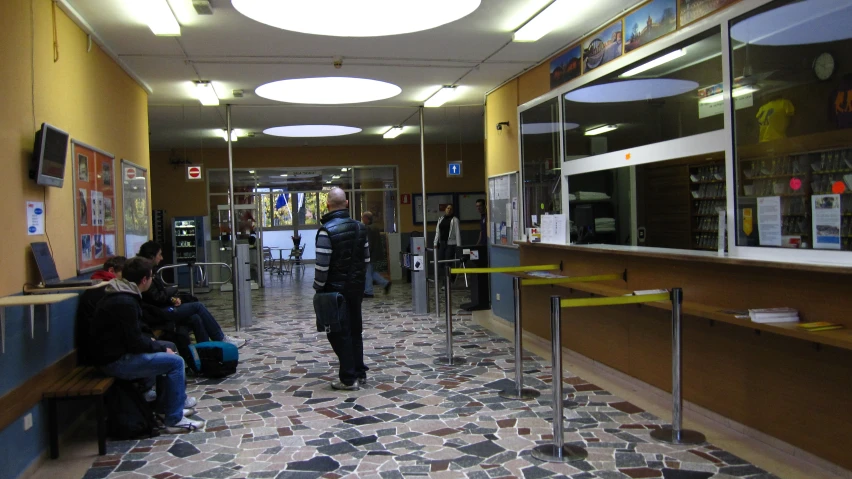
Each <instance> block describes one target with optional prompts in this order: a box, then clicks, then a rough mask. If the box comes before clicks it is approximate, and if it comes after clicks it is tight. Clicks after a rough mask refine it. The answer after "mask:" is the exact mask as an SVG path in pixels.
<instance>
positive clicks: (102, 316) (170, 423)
mask: <svg viewBox="0 0 852 479" xmlns="http://www.w3.org/2000/svg"><path fill="white" fill-rule="evenodd" d="M152 269H153V264H152V263H151V261H150V260H147V259H145V258H139V257H137V258H132V259H131V260H130V261H128V262H127V263H126V264H125V266H124V270H123V271H122V278H116V279H113V280H111V281H110V282H109V284H107V285H106V287H105V288H104V290H105V291H104V298H103V299H102V300H101V301H100V302H99V303H98V307H97V309H96V310H95V316H94V320H93V321H92V335H93V336H94V338H95V340H96V341H97V343H98V344H99V345H100V348H98V350H97V353H96V354H95V355H94V356H93V358H92V359H93V363H94V364H95V365H97V366H99V367H100V369H101V370H102V371H103V372H104V373H105V374H107V375H109V376H113V377H116V378H119V379H123V380H126V381H131V380H135V379H146V378H151V377H156V378H157V392H158V397H159V404H158V408H157V409H158V410H159V412H161V413H162V415H161V416H162V418H163V422H164V423H165V424H166V427H167V429H168V431H169V432H170V433H179V432H191V431H194V430H196V429H200V428H202V427H204V421H196V420H192V419H189V418H188V417H185V416H187V415H192V414H194V413H195V411H194V410H193V409H191V408H192V407H194V406H195V405H196V404H197V403H198V401H197V400H196V399H195V398H188V397H187V396H186V384H185V381H186V377H185V376H184V374H185V372H184V368H185V364H184V361H183V358H181V357H180V356H178V355H177V354H176V353H175V352H174V351H173V350H172V349H170V348H167V347H166V346H164V345H163V344H161V343H158V342H157V341H154V340H153V338H151V337H149V336H147V335H145V334H144V333H143V332H142V328H141V320H142V293H143V292H144V291H146V290H147V289H148V288H150V286H151V281H152Z"/></svg>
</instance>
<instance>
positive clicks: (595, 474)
mask: <svg viewBox="0 0 852 479" xmlns="http://www.w3.org/2000/svg"><path fill="white" fill-rule="evenodd" d="M312 276H313V271H312V269H311V268H308V271H307V272H306V273H305V274H304V276H302V277H299V276H298V275H297V276H296V277H293V278H291V277H289V276H288V277H284V278H277V277H276V278H275V279H274V281H273V282H272V283H270V284H269V285H268V287H267V289H265V290H260V291H255V292H253V297H254V303H253V307H254V317H255V323H254V326H253V327H251V328H248V329H247V330H244V331H243V332H242V335H243V336H245V337H247V338H250V340H251V341H250V343H249V344H248V345H247V346H246V347H244V348H243V349H241V350H240V352H241V363H240V366H239V370H238V371H237V374H235V375H233V376H231V377H228V378H225V379H222V380H208V379H199V380H191V381H190V384H189V386H188V393H189V394H191V395H194V396H196V397H198V398H199V405H198V408H197V410H198V414H197V416H198V417H200V418H203V419H205V420H206V421H207V426H206V429H205V430H204V431H203V432H202V431H199V432H195V433H192V434H183V435H177V436H170V435H164V436H160V437H158V438H155V439H151V440H143V441H121V442H110V443H108V454H107V455H106V456H102V457H98V458H97V459H96V460H95V462H94V463H93V464H92V467H91V468H90V469H89V470H88V472H87V473H86V475H85V476H84V477H85V479H95V478H106V477H108V478H119V477H122V478H142V477H154V478H156V479H178V478H181V477H198V478H234V479H238V478H275V479H290V478H292V479H316V478H320V477H322V478H329V479H334V478H363V479H368V478H379V479H402V478H411V477H433V478H469V479H491V478H494V479H496V478H509V477H517V478H527V479H537V478H547V477H562V478H564V477H570V478H574V479H587V478H589V479H590V478H604V479H616V478H646V477H661V478H666V479H703V478H718V479H723V478H730V477H747V478H755V479H756V478H761V479H766V478H774V477H776V476H773V475H771V474H769V473H767V472H765V471H763V470H761V469H759V468H757V467H755V466H753V465H751V464H748V463H747V462H745V461H743V460H741V459H740V458H738V457H736V456H734V455H732V454H730V453H727V452H725V451H723V450H720V449H718V448H716V447H713V446H712V445H709V444H705V445H702V446H700V447H686V446H683V447H671V446H668V445H664V444H660V443H657V442H656V441H654V440H653V439H651V438H650V436H649V434H650V431H651V430H652V429H654V428H657V427H659V425H660V424H662V423H663V421H661V420H659V419H658V418H656V417H655V416H653V415H651V414H649V413H647V412H644V411H643V410H641V409H639V408H638V407H636V406H634V405H632V404H630V403H627V402H624V401H622V400H621V399H619V398H617V397H615V396H613V395H611V394H610V393H609V392H607V391H605V390H602V389H601V388H600V387H598V386H596V385H594V384H590V383H588V382H587V381H585V380H583V379H582V378H579V377H576V376H573V375H572V374H571V373H570V372H568V371H565V373H564V374H565V377H564V382H565V391H566V394H568V395H569V397H571V398H573V400H574V401H576V402H578V403H579V406H578V407H577V408H574V409H566V411H565V416H566V421H565V428H566V429H565V440H566V442H567V443H571V444H578V445H582V446H584V447H586V448H587V449H588V451H589V457H588V459H587V460H585V461H580V462H573V463H570V464H549V463H543V462H540V461H537V460H536V459H534V458H532V457H531V456H530V453H529V450H530V449H531V448H532V447H534V446H536V445H537V444H546V443H549V442H550V441H551V439H552V436H551V433H552V430H551V423H550V421H549V419H548V418H549V417H551V407H550V400H549V396H550V386H549V385H550V382H551V376H550V366H549V364H547V363H545V362H544V361H542V360H541V358H538V357H528V358H527V360H526V363H525V366H526V372H527V376H526V378H527V379H526V382H527V385H528V386H530V387H534V388H537V389H539V390H540V391H541V392H542V396H541V397H540V398H539V399H538V400H536V401H530V402H521V401H509V400H504V399H502V398H500V397H499V396H498V395H497V391H498V390H500V389H503V388H504V387H505V386H507V385H510V384H511V381H510V379H509V378H511V377H512V375H513V371H514V364H513V363H514V362H513V360H512V357H513V356H512V354H513V352H512V348H511V343H510V342H509V341H507V340H505V339H503V338H501V337H499V336H496V335H495V334H493V333H491V332H490V331H488V330H486V329H484V328H482V327H480V326H478V325H476V324H475V323H473V322H472V321H471V320H470V316H469V315H467V314H460V315H459V316H456V330H457V331H459V332H461V333H462V334H460V335H458V336H456V338H455V339H456V354H457V355H462V356H465V357H467V358H468V360H469V362H468V364H467V365H465V366H463V367H441V366H434V365H433V363H432V361H433V359H434V358H435V357H437V356H440V355H443V354H444V352H445V351H444V342H443V341H444V337H445V336H444V329H443V326H442V323H443V321H439V320H436V319H435V318H434V317H429V316H424V315H414V314H412V312H411V306H410V304H411V302H410V289H409V287H408V285H405V284H399V285H398V286H397V287H395V288H394V289H393V290H392V292H391V294H390V295H387V296H385V295H378V296H376V298H375V299H365V301H364V319H365V321H364V322H365V353H366V356H367V365H368V366H369V367H370V368H371V370H370V372H369V381H370V383H369V387H368V388H367V389H362V390H361V391H353V392H338V391H334V390H332V389H331V388H330V387H329V382H330V381H332V380H333V379H336V377H337V369H336V366H337V363H336V358H335V356H334V354H333V352H332V351H331V347H330V346H329V345H328V342H327V341H326V339H325V337H324V335H321V334H319V333H316V332H314V327H313V322H314V319H313V310H312V303H311V295H312V290H311V289H310V287H311V281H312ZM463 296H464V293H460V294H458V298H457V302H456V304H458V303H459V302H460V300H462V299H463ZM230 298H231V295H230V293H226V294H217V293H213V294H208V295H203V297H202V299H203V300H204V301H205V302H206V303H207V304H209V306H210V309H211V310H212V311H214V314H215V315H217V316H218V317H219V318H220V319H221V321H222V322H223V323H228V322H230V323H231V324H232V322H233V316H232V314H231V313H230Z"/></svg>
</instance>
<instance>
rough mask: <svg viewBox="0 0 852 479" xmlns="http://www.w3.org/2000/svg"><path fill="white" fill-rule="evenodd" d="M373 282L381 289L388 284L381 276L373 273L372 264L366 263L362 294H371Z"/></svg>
mask: <svg viewBox="0 0 852 479" xmlns="http://www.w3.org/2000/svg"><path fill="white" fill-rule="evenodd" d="M374 282H375V283H376V284H378V285H379V286H381V287H382V288H384V287H385V286H387V285H388V283H390V281H388V280H386V279H385V278H384V277H383V276H382V275H380V274H379V273H377V272H375V271H373V264H372V263H367V275H366V278H365V281H364V294H373V283H374Z"/></svg>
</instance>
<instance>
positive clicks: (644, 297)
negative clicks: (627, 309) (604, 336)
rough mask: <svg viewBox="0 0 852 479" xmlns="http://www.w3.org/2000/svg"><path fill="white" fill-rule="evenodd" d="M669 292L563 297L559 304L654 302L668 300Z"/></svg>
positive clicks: (580, 305) (594, 304) (608, 304)
mask: <svg viewBox="0 0 852 479" xmlns="http://www.w3.org/2000/svg"><path fill="white" fill-rule="evenodd" d="M670 300H671V296H669V293H658V294H641V295H639V296H632V295H631V296H611V297H606V298H578V299H563V300H562V301H560V303H559V305H560V306H562V307H563V308H579V307H582V306H612V305H615V304H637V303H656V302H657V301H670Z"/></svg>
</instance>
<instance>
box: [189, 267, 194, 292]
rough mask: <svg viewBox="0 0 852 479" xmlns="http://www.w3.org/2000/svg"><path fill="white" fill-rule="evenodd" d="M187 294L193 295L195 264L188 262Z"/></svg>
mask: <svg viewBox="0 0 852 479" xmlns="http://www.w3.org/2000/svg"><path fill="white" fill-rule="evenodd" d="M189 295H190V296H195V264H194V263H189Z"/></svg>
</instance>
